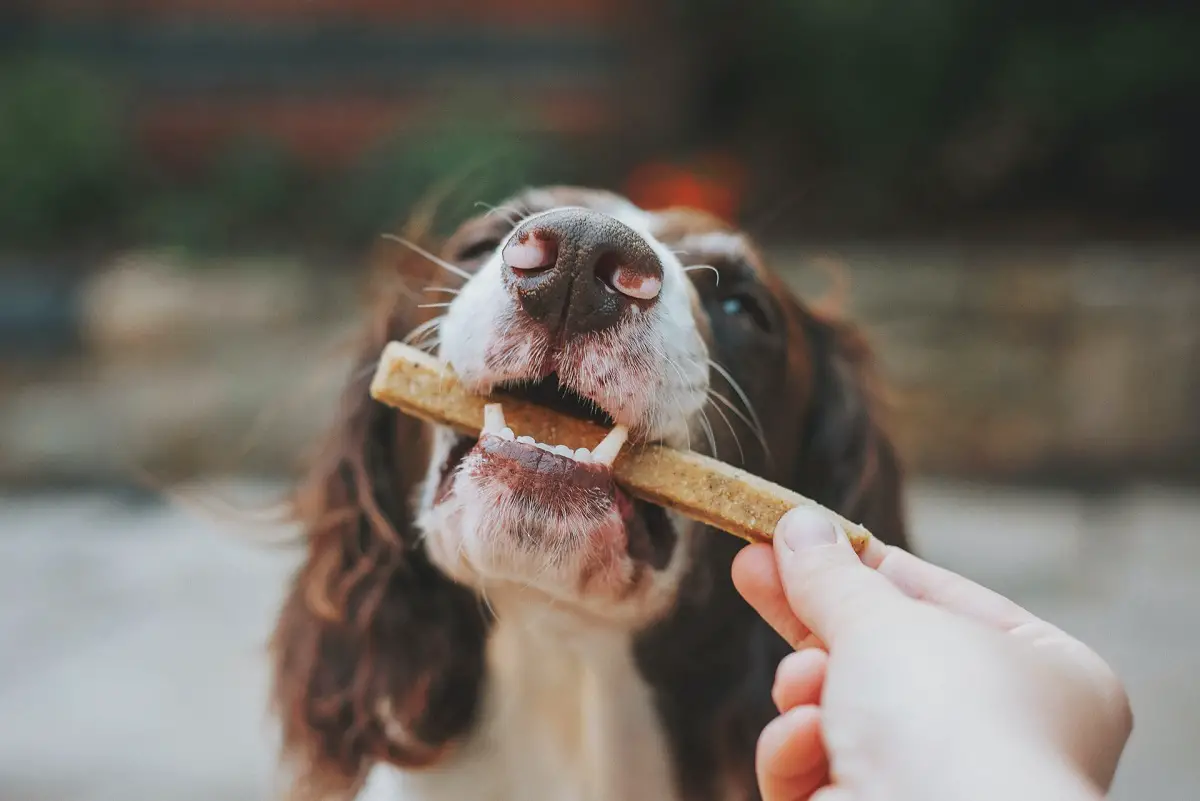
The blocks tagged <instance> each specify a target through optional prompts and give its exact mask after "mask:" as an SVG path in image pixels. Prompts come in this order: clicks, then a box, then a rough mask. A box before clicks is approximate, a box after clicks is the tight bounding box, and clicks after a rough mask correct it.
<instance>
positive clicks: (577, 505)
mask: <svg viewBox="0 0 1200 801" xmlns="http://www.w3.org/2000/svg"><path fill="white" fill-rule="evenodd" d="M497 390H499V391H500V393H501V394H500V395H499V397H500V399H501V402H500V403H493V404H490V405H488V406H487V407H486V410H485V416H484V426H483V430H482V432H481V433H480V435H479V437H477V438H472V437H459V438H458V439H457V440H456V441H455V444H454V447H453V448H452V449H451V452H450V454H449V457H448V458H447V460H446V462H445V463H444V464H443V466H442V474H441V480H440V483H439V486H438V490H437V493H436V496H435V501H434V503H435V505H439V504H442V503H443V502H445V501H446V500H448V499H449V498H450V496H451V495H455V496H457V497H458V499H459V500H460V501H462V502H466V503H468V504H469V505H472V506H475V505H478V506H480V507H482V509H481V511H482V514H481V519H482V520H485V521H487V522H488V525H487V526H486V528H487V529H488V531H487V532H486V533H488V534H491V535H493V536H502V537H503V538H504V539H505V540H508V541H510V542H513V543H516V544H518V545H519V547H521V548H522V549H524V550H527V551H529V552H532V553H537V552H541V553H545V554H554V553H559V554H561V553H564V552H568V551H571V550H575V549H578V550H581V551H583V552H590V553H592V554H593V557H594V561H610V557H604V556H601V555H600V554H610V555H611V554H614V553H615V552H618V551H619V552H620V553H621V554H623V555H625V556H627V557H629V558H630V559H631V560H632V561H633V562H634V563H635V564H642V565H645V566H648V567H651V568H653V569H663V568H665V567H666V566H667V564H668V562H669V561H670V556H671V552H672V550H673V546H674V542H675V534H674V530H673V527H672V524H671V522H670V520H669V518H668V517H667V515H666V512H665V510H663V509H662V508H661V507H657V506H654V505H653V504H649V503H646V502H644V501H641V500H638V499H635V498H633V497H632V496H630V495H629V494H628V493H626V492H625V491H624V490H623V489H621V487H620V486H619V485H618V484H617V482H616V481H615V479H614V476H613V463H614V461H615V460H616V458H617V456H618V455H619V454H620V452H621V450H622V448H623V447H624V446H625V445H626V441H627V439H628V436H629V432H628V430H627V429H626V427H625V426H623V425H616V424H614V421H613V418H612V416H611V415H610V414H608V412H606V411H605V410H604V409H603V408H602V407H601V406H600V404H599V403H597V402H596V401H594V400H592V399H590V398H587V397H585V396H583V395H581V394H580V393H578V392H576V391H575V390H573V389H571V388H570V387H567V386H565V385H564V384H563V383H562V382H561V381H560V380H559V378H558V376H557V375H556V374H554V373H551V374H549V375H547V376H545V377H543V378H541V379H537V380H527V381H510V382H507V383H505V384H504V385H500V386H497ZM505 397H515V398H519V399H521V400H524V401H530V402H533V403H536V404H538V405H541V406H545V407H548V408H550V409H553V410H555V411H558V412H561V413H563V414H566V415H569V416H572V417H575V418H578V419H582V420H586V421H589V422H592V423H594V424H596V425H598V426H600V427H603V428H606V429H608V433H607V434H606V435H605V436H604V437H603V438H602V439H600V441H599V442H597V443H596V444H595V445H594V446H593V447H591V448H578V449H572V448H571V447H569V446H567V445H565V444H562V443H554V442H539V441H537V440H536V439H534V438H533V437H532V436H530V435H528V434H527V433H525V432H522V431H515V430H513V428H511V427H510V426H509V424H508V421H506V420H505V417H504V409H503V402H502V401H503V399H504V398H505ZM468 499H470V500H468ZM493 524H494V525H493ZM498 529H504V532H501V531H499V530H498ZM479 533H480V534H483V533H485V532H479Z"/></svg>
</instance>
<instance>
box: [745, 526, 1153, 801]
mask: <svg viewBox="0 0 1200 801" xmlns="http://www.w3.org/2000/svg"><path fill="white" fill-rule="evenodd" d="M733 579H734V583H735V585H736V586H737V588H738V591H739V592H741V594H742V595H743V596H744V597H745V598H746V600H747V601H748V602H749V603H750V604H751V605H752V606H754V608H755V609H756V610H757V611H758V613H759V614H760V615H762V616H763V618H764V619H766V620H767V622H769V623H770V624H771V626H772V627H774V628H775V630H776V631H778V632H779V633H780V634H781V635H782V636H783V637H784V638H785V639H787V640H788V642H789V643H791V644H792V646H793V647H794V648H796V649H797V650H796V652H795V653H792V654H790V655H788V656H787V657H786V658H785V659H784V660H783V661H782V662H781V663H780V665H779V668H778V671H777V673H776V677H775V686H774V690H773V696H774V699H775V703H776V705H777V706H778V708H779V710H780V715H779V717H778V718H776V719H775V720H774V721H772V722H771V723H770V724H769V725H768V726H767V727H766V729H765V730H764V731H763V733H762V736H761V737H760V739H759V743H758V755H757V762H756V764H757V770H758V780H759V785H760V788H761V790H762V794H763V798H764V801H807V800H808V799H815V801H877V800H878V801H883V800H884V799H888V801H904V800H906V799H912V801H917V799H920V800H921V801H941V800H942V799H946V800H947V801H950V799H954V800H955V801H958V800H959V799H964V798H970V799H978V800H980V801H989V800H990V799H997V800H999V799H1006V800H1007V799H1013V798H1021V799H1028V800H1029V801H1042V800H1043V799H1045V801H1050V799H1054V801H1097V799H1102V798H1103V797H1104V796H1105V794H1106V793H1107V791H1108V788H1109V786H1110V784H1111V783H1112V779H1113V775H1114V773H1115V771H1116V767H1117V762H1118V760H1119V758H1120V755H1121V752H1122V751H1123V750H1124V747H1125V743H1126V741H1127V740H1128V739H1129V734H1130V731H1131V730H1132V726H1133V719H1132V714H1131V712H1130V707H1129V699H1128V697H1127V695H1126V693H1125V690H1124V688H1123V686H1122V684H1121V682H1120V680H1119V679H1118V678H1117V676H1116V674H1115V673H1114V672H1113V671H1112V669H1111V668H1110V667H1109V666H1108V664H1107V663H1106V662H1105V661H1104V660H1103V659H1101V658H1100V657H1099V656H1098V655H1097V654H1096V653H1095V652H1094V651H1092V650H1091V649H1090V648H1088V647H1087V646H1085V645H1084V644H1082V643H1081V642H1079V641H1078V640H1076V639H1074V638H1072V637H1070V636H1069V635H1067V634H1066V633H1064V632H1063V631H1061V630H1059V629H1058V628H1056V627H1054V626H1052V625H1050V624H1049V623H1047V622H1045V621H1043V620H1041V619H1039V618H1038V617H1036V616H1034V615H1033V614H1031V613H1030V612H1028V611H1026V610H1025V609H1023V608H1021V607H1020V606H1018V605H1017V604H1015V603H1013V602H1012V601H1010V600H1008V599H1007V598H1004V597H1003V596H1000V595H998V594H996V593H994V592H992V591H990V590H987V589H985V588H983V587H981V586H979V585H978V584H975V583H974V582H972V581H970V580H968V579H966V578H963V577H962V576H959V575H957V574H955V573H952V572H950V571H948V570H944V569H942V568H939V567H935V566H933V565H931V564H929V563H927V562H924V561H922V560H921V559H919V558H917V557H915V556H913V555H912V554H909V553H907V552H904V551H901V550H899V549H895V548H890V547H888V546H885V545H883V544H882V543H880V542H878V541H872V542H871V544H870V545H868V547H867V548H866V549H865V550H864V551H863V553H862V555H861V559H860V558H859V557H857V556H856V555H855V553H854V551H853V549H852V548H851V547H850V544H849V542H848V541H847V540H846V539H845V535H844V534H842V533H841V532H840V531H837V530H835V527H834V526H832V525H831V524H830V523H829V522H828V521H827V520H826V519H825V518H824V517H822V516H820V515H819V514H818V513H816V512H812V511H806V510H801V509H797V510H793V511H792V512H789V513H788V514H787V515H785V516H784V518H783V520H781V521H780V523H779V526H778V527H777V530H776V533H775V539H774V545H768V544H757V545H751V546H748V547H746V548H745V549H743V551H742V552H741V553H740V554H739V555H738V557H737V559H736V560H735V561H734V565H733Z"/></svg>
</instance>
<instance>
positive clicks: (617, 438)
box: [592, 426, 629, 467]
mask: <svg viewBox="0 0 1200 801" xmlns="http://www.w3.org/2000/svg"><path fill="white" fill-rule="evenodd" d="M628 437H629V429H627V428H625V426H613V429H612V431H609V432H608V435H607V436H605V437H604V439H602V440H601V441H600V444H599V445H597V446H596V448H595V450H593V451H592V460H593V461H596V462H599V463H600V464H603V465H608V466H610V467H611V466H612V463H613V462H614V461H616V458H617V454H619V453H620V452H621V446H622V445H624V444H625V440H626V439H627V438H628Z"/></svg>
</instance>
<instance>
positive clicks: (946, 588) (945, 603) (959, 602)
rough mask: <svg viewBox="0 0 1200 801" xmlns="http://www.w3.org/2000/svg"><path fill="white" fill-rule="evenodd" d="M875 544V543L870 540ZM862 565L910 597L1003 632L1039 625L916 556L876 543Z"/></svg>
mask: <svg viewBox="0 0 1200 801" xmlns="http://www.w3.org/2000/svg"><path fill="white" fill-rule="evenodd" d="M872 542H873V544H876V543H875V541H874V540H873V541H872ZM863 562H864V563H865V564H867V565H869V566H870V567H873V568H875V570H876V571H878V572H879V574H880V575H882V576H884V577H886V578H887V580H888V581H890V582H891V583H892V584H893V585H894V586H895V587H897V588H898V589H899V590H900V591H901V592H903V593H904V594H905V595H907V596H908V597H910V598H914V599H916V600H918V601H925V602H926V603H930V604H933V605H934V606H939V607H941V608H943V609H945V610H947V611H949V612H954V613H956V614H960V615H963V616H964V617H969V618H971V619H973V620H976V621H978V622H980V623H985V624H987V625H990V626H993V627H995V628H998V629H1001V630H1003V631H1010V630H1012V629H1014V628H1016V627H1017V626H1022V625H1028V624H1030V623H1034V622H1037V623H1040V622H1042V621H1041V619H1040V618H1038V617H1037V616H1036V615H1034V614H1033V613H1032V612H1029V611H1028V610H1026V609H1024V608H1023V607H1021V606H1020V605H1018V604H1016V603H1014V602H1013V601H1010V600H1009V599H1008V598H1005V597H1004V596H1003V595H1000V594H999V593H997V592H993V591H992V590H989V589H987V588H986V587H983V586H981V585H979V584H976V583H975V582H973V581H971V580H970V579H968V578H965V577H963V576H960V575H958V574H957V573H954V572H952V571H950V570H946V569H945V568H942V567H938V566H936V565H931V564H930V563H929V562H926V561H925V560H923V559H920V558H919V557H916V556H914V555H913V554H911V553H909V552H907V551H905V550H902V549H900V548H893V547H890V546H886V545H883V544H882V543H877V547H874V548H871V549H868V551H867V552H866V553H864V555H863Z"/></svg>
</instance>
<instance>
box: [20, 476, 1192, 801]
mask: <svg viewBox="0 0 1200 801" xmlns="http://www.w3.org/2000/svg"><path fill="white" fill-rule="evenodd" d="M220 492H221V497H223V498H232V499H234V500H235V501H236V502H237V503H238V504H239V505H241V504H243V503H245V502H246V499H250V498H255V497H258V498H260V499H265V502H266V503H269V502H270V500H271V498H272V489H271V488H270V487H254V486H247V485H236V486H230V487H224V488H220ZM912 498H913V503H912V517H913V521H914V530H915V532H916V541H917V544H918V545H919V547H921V548H922V550H923V552H924V555H925V556H927V557H928V558H930V559H931V560H933V561H935V562H938V563H941V564H944V565H946V566H948V567H951V568H954V569H957V570H960V571H962V572H965V573H967V574H968V575H970V576H972V577H974V578H976V579H978V580H980V581H982V582H984V583H986V584H988V585H989V586H991V587H994V588H995V589H997V590H1000V591H1001V592H1005V593H1008V594H1010V595H1012V596H1014V597H1015V598H1016V599H1017V600H1019V601H1020V602H1022V603H1023V604H1025V605H1027V606H1029V607H1030V608H1031V609H1033V610H1034V611H1035V612H1037V613H1039V614H1041V615H1043V616H1045V617H1047V618H1049V619H1050V620H1051V621H1053V622H1055V623H1058V624H1059V625H1061V626H1063V627H1064V628H1066V629H1067V630H1068V631H1071V632H1072V633H1074V634H1076V635H1078V636H1080V637H1081V638H1083V639H1084V640H1086V641H1088V642H1089V643H1091V644H1093V645H1094V646H1095V647H1096V648H1097V649H1098V650H1099V651H1100V652H1101V653H1102V654H1103V655H1104V656H1105V657H1106V658H1108V659H1110V660H1111V661H1112V662H1113V663H1114V664H1115V666H1116V667H1117V669H1118V670H1119V672H1120V673H1121V674H1122V675H1123V676H1124V677H1125V679H1126V681H1127V683H1128V686H1129V690H1130V693H1131V695H1132V697H1133V703H1134V711H1135V715H1136V731H1135V734H1134V738H1133V741H1132V743H1131V745H1130V747H1129V750H1128V751H1127V752H1126V758H1125V762H1124V763H1123V765H1122V769H1121V771H1120V774H1119V776H1118V780H1117V787H1116V789H1115V791H1114V793H1113V798H1115V799H1127V800H1128V801H1133V800H1134V799H1136V800H1137V801H1156V800H1158V799H1162V801H1167V800H1168V799H1179V798H1187V797H1193V798H1194V797H1200V758H1198V756H1200V581H1197V580H1196V579H1197V565H1200V497H1197V495H1196V493H1194V492H1184V491H1166V490H1154V489H1146V490H1139V491H1137V492H1132V493H1126V494H1122V495H1120V496H1113V497H1109V498H1101V497H1096V498H1092V499H1090V500H1085V499H1082V498H1080V497H1079V496H1074V495H1068V494H1035V493H1029V492H1018V491H1012V490H1000V489H996V488H992V487H978V488H977V487H968V486H958V485H948V484H931V483H922V484H919V485H917V486H916V487H914V492H913V496H912ZM242 508H247V507H245V506H243V507H242ZM272 533H277V532H273V531H272V530H271V529H269V528H260V529H255V528H247V527H246V526H234V525H233V524H231V523H230V522H229V521H228V519H227V518H218V519H216V520H215V521H214V520H213V519H212V518H211V517H205V516H204V513H202V512H199V511H197V510H194V509H182V508H172V507H165V506H162V505H159V504H154V503H145V502H141V501H136V500H130V499H120V498H116V497H113V496H106V495H102V494H75V495H40V496H11V497H0V801H193V799H194V801H201V799H203V800H204V801H213V799H220V801H264V800H265V799H268V798H271V797H272V791H273V789H274V788H275V781H274V779H273V758H274V740H273V735H272V729H271V725H270V719H269V717H268V714H267V707H266V700H265V688H266V673H265V669H264V662H263V659H262V650H263V642H264V639H265V638H266V636H267V634H268V632H269V629H270V625H271V622H272V615H273V613H274V610H275V607H276V604H277V603H278V601H279V597H280V592H281V586H282V582H283V581H284V579H285V577H286V576H287V573H288V571H289V570H290V568H291V566H292V565H293V564H294V563H295V558H296V555H295V553H294V552H292V551H289V550H287V549H278V548H271V547H257V546H253V545H247V544H246V543H245V542H240V541H239V540H238V537H239V536H254V535H256V534H266V535H271V534H272Z"/></svg>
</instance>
